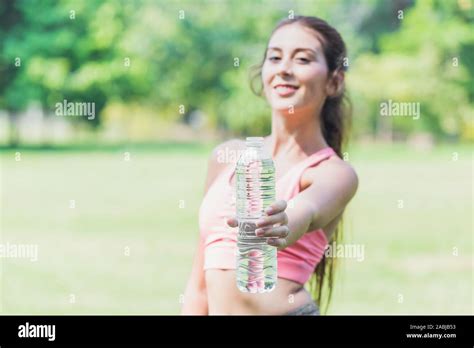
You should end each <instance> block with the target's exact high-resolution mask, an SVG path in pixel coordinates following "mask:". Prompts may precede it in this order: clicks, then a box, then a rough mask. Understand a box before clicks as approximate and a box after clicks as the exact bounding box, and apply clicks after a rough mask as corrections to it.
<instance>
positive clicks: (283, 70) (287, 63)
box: [278, 59, 293, 76]
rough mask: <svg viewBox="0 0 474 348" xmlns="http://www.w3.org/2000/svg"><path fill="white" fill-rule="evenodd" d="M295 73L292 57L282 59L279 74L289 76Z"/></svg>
mask: <svg viewBox="0 0 474 348" xmlns="http://www.w3.org/2000/svg"><path fill="white" fill-rule="evenodd" d="M292 73H293V68H292V65H291V59H282V60H281V61H280V64H279V66H278V74H279V75H282V76H288V75H291V74H292Z"/></svg>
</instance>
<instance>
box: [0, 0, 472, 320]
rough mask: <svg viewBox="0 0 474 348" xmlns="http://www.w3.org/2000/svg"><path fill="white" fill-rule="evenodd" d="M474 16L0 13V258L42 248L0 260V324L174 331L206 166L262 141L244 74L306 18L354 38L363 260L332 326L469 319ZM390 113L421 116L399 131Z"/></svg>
mask: <svg viewBox="0 0 474 348" xmlns="http://www.w3.org/2000/svg"><path fill="white" fill-rule="evenodd" d="M473 12H474V5H473V1H472V0H438V1H435V0H418V1H414V0H393V1H388V0H387V1H385V0H378V1H377V0H354V1H351V0H344V1H343V0H324V1H305V0H299V1H277V0H275V1H260V2H258V1H250V0H235V1H234V0H223V1H217V0H216V1H211V0H205V1H202V0H201V1H92V0H87V1H86V0H82V1H72V0H71V1H66V0H64V1H50V0H44V1H39V0H38V1H33V0H29V1H28V0H25V1H20V0H16V1H2V2H0V151H1V152H0V160H1V163H0V165H1V170H0V175H1V185H0V189H1V210H0V218H1V224H0V227H1V231H0V246H3V248H4V250H5V248H6V246H7V245H9V246H10V247H11V246H12V245H17V246H18V245H26V244H28V245H35V246H37V251H38V254H37V260H32V259H29V258H27V257H13V256H12V255H10V256H8V255H5V253H3V256H2V252H1V251H2V249H0V282H1V287H0V313H2V314H13V313H15V314H17V313H21V314H26V313H34V314H40V313H41V314H63V313H91V314H98V313H102V314H103V313H107V314H109V313H110V314H116V313H122V314H125V313H130V314H178V313H179V311H180V306H181V302H182V294H183V292H184V287H185V285H186V281H187V277H188V276H189V273H190V270H191V266H192V260H193V256H194V252H195V250H196V245H197V241H198V234H199V230H198V220H197V214H198V209H199V204H200V202H201V200H202V195H203V191H204V181H205V175H206V166H207V160H208V157H209V154H210V152H211V150H212V148H213V147H214V146H215V145H216V144H218V143H219V142H221V141H223V140H226V139H229V138H233V137H240V138H244V137H246V136H251V135H267V134H269V131H270V109H269V107H268V106H267V105H266V103H265V101H264V100H263V99H262V98H260V97H257V96H255V95H254V94H252V92H251V90H250V81H249V70H250V68H251V67H252V66H253V65H255V64H258V63H259V62H260V60H261V59H262V57H263V52H264V49H265V46H266V42H267V40H268V38H269V35H270V33H271V31H272V29H273V27H274V26H275V24H276V23H277V22H278V21H279V20H280V19H282V18H285V17H288V16H291V15H293V14H294V15H297V14H303V15H314V16H318V17H321V18H323V19H325V20H327V21H328V22H329V23H330V24H332V25H333V26H334V27H336V28H337V29H338V30H339V31H340V32H341V34H342V36H343V38H344V39H345V41H346V44H347V47H348V57H347V60H346V61H347V65H348V71H347V73H346V78H347V87H348V92H349V95H350V98H351V100H352V108H353V125H352V133H351V139H350V142H349V146H348V147H347V148H346V149H345V159H346V160H347V161H349V162H351V164H352V165H353V166H354V168H355V169H356V171H357V173H358V175H359V181H360V184H359V191H358V193H357V195H356V197H355V198H354V200H353V201H352V202H351V203H350V205H349V207H348V208H347V209H346V214H345V230H344V231H345V236H346V238H345V241H346V242H347V243H353V244H358V245H363V246H364V251H365V254H364V258H363V260H357V259H354V258H350V257H346V258H342V259H341V260H340V261H341V263H340V268H339V274H338V278H337V280H336V288H335V296H334V299H333V303H332V306H331V307H330V311H329V313H330V314H400V313H409V314H415V313H416V314H422V313H426V314H452V313H463V314H467V313H471V314H472V313H473V312H474V310H473V300H472V280H473V279H472V276H473V258H472V257H473V238H472V234H473V225H472V223H473V221H472V211H473V205H472V197H473V188H472V181H473V180H472V179H473V176H472V141H473V139H474V124H473V116H474V111H473V110H474V107H473V104H474V98H473V97H474V83H473V75H474V30H473V18H474V14H473ZM67 103H81V105H86V106H87V107H88V109H87V108H86V109H84V110H83V111H84V112H83V113H82V116H72V115H71V114H67V112H65V111H64V110H62V106H63V105H66V106H67ZM401 103H410V105H418V106H419V114H418V115H414V114H398V115H397V114H396V112H395V109H392V108H391V106H392V105H401ZM387 105H389V106H390V113H391V114H390V115H387V114H386V113H385V111H382V110H383V108H384V107H386V106H387ZM406 105H408V104H406ZM92 107H93V110H92ZM61 110H62V111H61ZM86 110H87V111H86ZM74 111H76V112H77V111H78V110H77V109H76V110H74ZM92 111H93V112H92Z"/></svg>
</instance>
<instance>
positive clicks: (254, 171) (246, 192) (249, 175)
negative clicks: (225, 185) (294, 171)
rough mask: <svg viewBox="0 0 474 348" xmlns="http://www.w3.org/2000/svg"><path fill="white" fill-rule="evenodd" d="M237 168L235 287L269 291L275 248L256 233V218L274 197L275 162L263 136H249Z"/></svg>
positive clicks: (274, 273)
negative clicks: (264, 143) (264, 146)
mask: <svg viewBox="0 0 474 348" xmlns="http://www.w3.org/2000/svg"><path fill="white" fill-rule="evenodd" d="M245 145H246V148H245V151H244V153H243V154H242V156H241V157H240V159H239V161H238V162H237V168H236V187H237V195H236V209H237V220H238V223H239V233H238V236H237V260H236V261H237V277H236V278H237V279H236V280H237V287H238V288H239V290H240V291H242V292H250V293H263V292H269V291H272V290H273V289H274V288H275V287H276V282H277V248H276V247H274V246H271V245H269V244H268V243H267V239H268V237H257V236H256V234H255V230H256V228H257V227H256V224H255V223H256V221H257V220H258V219H259V218H260V217H262V216H263V215H265V212H264V211H265V209H266V208H267V207H268V206H269V205H271V204H272V203H273V202H274V201H275V166H274V165H273V160H272V158H271V156H270V155H269V154H268V153H267V152H266V151H265V150H264V148H263V138H260V137H249V138H247V139H246V142H245Z"/></svg>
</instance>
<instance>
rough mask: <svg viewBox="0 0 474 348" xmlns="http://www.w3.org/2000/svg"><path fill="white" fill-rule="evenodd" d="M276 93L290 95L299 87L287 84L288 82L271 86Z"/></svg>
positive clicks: (284, 95) (283, 95)
mask: <svg viewBox="0 0 474 348" xmlns="http://www.w3.org/2000/svg"><path fill="white" fill-rule="evenodd" d="M273 88H274V89H275V90H276V92H277V93H278V95H280V96H282V97H286V96H290V95H292V94H294V93H295V92H296V90H297V89H298V88H299V87H298V86H293V85H288V84H278V85H276V86H275V87H273Z"/></svg>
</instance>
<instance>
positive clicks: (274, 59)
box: [268, 56, 281, 62]
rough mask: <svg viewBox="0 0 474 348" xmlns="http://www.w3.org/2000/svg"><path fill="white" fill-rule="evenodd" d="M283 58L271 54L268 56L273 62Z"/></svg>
mask: <svg viewBox="0 0 474 348" xmlns="http://www.w3.org/2000/svg"><path fill="white" fill-rule="evenodd" d="M280 59H281V58H280V57H277V56H270V57H268V60H269V61H271V62H276V61H279V60H280Z"/></svg>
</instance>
